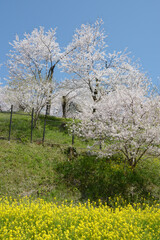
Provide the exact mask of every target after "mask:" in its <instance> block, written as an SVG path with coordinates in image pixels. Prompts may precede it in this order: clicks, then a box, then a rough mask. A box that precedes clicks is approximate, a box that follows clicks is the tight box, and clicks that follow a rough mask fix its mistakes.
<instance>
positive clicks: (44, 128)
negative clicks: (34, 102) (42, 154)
mask: <svg viewBox="0 0 160 240" xmlns="http://www.w3.org/2000/svg"><path fill="white" fill-rule="evenodd" d="M47 115H48V105H47V106H46V114H45V117H44V127H43V138H42V144H44V138H45V130H46V118H47Z"/></svg>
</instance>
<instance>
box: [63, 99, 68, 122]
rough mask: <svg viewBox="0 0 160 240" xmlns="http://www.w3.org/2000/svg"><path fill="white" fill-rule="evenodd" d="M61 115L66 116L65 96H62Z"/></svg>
mask: <svg viewBox="0 0 160 240" xmlns="http://www.w3.org/2000/svg"><path fill="white" fill-rule="evenodd" d="M62 117H63V118H67V97H66V96H63V97H62Z"/></svg>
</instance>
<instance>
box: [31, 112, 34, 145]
mask: <svg viewBox="0 0 160 240" xmlns="http://www.w3.org/2000/svg"><path fill="white" fill-rule="evenodd" d="M33 117H34V108H32V115H31V143H32V136H33Z"/></svg>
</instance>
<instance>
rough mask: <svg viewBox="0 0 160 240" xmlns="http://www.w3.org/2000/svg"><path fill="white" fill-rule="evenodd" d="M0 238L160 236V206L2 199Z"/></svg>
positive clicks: (150, 237)
mask: <svg viewBox="0 0 160 240" xmlns="http://www.w3.org/2000/svg"><path fill="white" fill-rule="evenodd" d="M0 239H2V240H3V239H8V240H12V239H16V240H23V239H26V240H28V239H36V240H45V239H48V240H49V239H63V240H65V239H93V240H94V239H96V240H98V239H99V240H100V239H109V240H111V239H118V240H119V239H121V240H125V239H134V240H136V239H139V240H142V239H145V240H149V239H155V240H157V239H160V206H159V205H155V206H154V207H149V206H147V205H145V206H141V207H140V205H136V206H134V207H132V206H131V205H128V206H127V207H123V208H122V207H116V208H115V209H114V210H113V209H111V208H109V207H108V206H105V205H102V204H100V205H99V207H96V205H95V204H90V202H89V201H88V203H87V204H80V203H79V204H78V205H73V204H72V203H71V204H70V205H68V204H66V203H63V204H61V205H58V204H57V203H51V202H50V203H48V202H45V201H44V200H41V199H38V200H36V201H33V200H31V199H28V198H24V199H22V200H19V201H18V202H17V201H16V200H14V201H12V203H11V200H10V199H9V200H7V199H6V200H2V199H1V201H0Z"/></svg>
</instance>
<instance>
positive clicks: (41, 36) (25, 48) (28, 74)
mask: <svg viewBox="0 0 160 240" xmlns="http://www.w3.org/2000/svg"><path fill="white" fill-rule="evenodd" d="M11 46H12V50H11V51H10V53H9V54H8V58H9V59H8V62H7V66H8V70H9V79H10V80H11V81H10V86H11V87H12V88H13V89H16V88H17V89H18V92H19V91H20V88H21V90H22V88H24V89H23V90H22V94H24V93H25V88H26V86H27V84H28V82H29V86H30V85H31V82H32V81H33V86H36V87H35V88H37V86H38V85H39V86H40V88H41V89H42V85H43V88H44V90H43V93H44V92H45V91H46V86H47V87H49V91H50V95H49V98H48V113H49V112H50V103H51V102H50V101H51V95H52V93H53V90H54V89H53V84H52V82H53V80H54V79H53V75H54V70H55V67H56V65H57V64H58V62H59V61H60V56H61V54H60V48H59V44H58V43H57V41H56V29H50V30H49V31H48V32H45V31H44V28H43V27H40V29H39V30H38V29H34V30H33V31H32V33H31V34H27V33H25V34H24V38H23V39H22V40H20V39H19V37H18V35H17V36H16V39H15V40H14V41H13V43H11ZM45 85H46V86H45ZM27 89H28V88H27ZM35 91H36V90H35ZM26 94H28V93H26ZM47 96H48V95H47ZM46 103H47V102H46Z"/></svg>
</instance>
